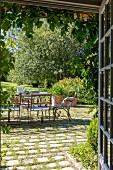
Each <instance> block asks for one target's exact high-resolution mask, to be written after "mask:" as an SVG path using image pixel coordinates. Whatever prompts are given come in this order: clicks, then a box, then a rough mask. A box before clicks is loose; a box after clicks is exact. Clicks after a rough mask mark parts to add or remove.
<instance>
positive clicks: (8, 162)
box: [6, 160, 19, 166]
mask: <svg viewBox="0 0 113 170" xmlns="http://www.w3.org/2000/svg"><path fill="white" fill-rule="evenodd" d="M17 164H19V161H18V160H10V161H7V162H6V166H14V165H17Z"/></svg>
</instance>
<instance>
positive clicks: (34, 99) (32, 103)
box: [21, 92, 51, 121]
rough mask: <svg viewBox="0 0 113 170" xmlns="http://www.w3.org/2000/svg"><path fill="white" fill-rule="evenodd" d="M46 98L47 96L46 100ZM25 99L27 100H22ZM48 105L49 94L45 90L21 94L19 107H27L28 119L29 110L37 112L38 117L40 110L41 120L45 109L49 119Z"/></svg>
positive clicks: (29, 115)
mask: <svg viewBox="0 0 113 170" xmlns="http://www.w3.org/2000/svg"><path fill="white" fill-rule="evenodd" d="M46 98H49V99H48V100H46ZM26 99H27V102H26V103H25V102H23V101H25V100H26ZM50 106H51V94H50V93H47V92H38V93H35V92H33V93H30V94H29V95H26V94H23V95H22V103H21V107H22V108H26V109H27V113H28V121H29V120H30V119H31V112H33V111H35V112H37V117H39V112H40V111H41V113H42V115H41V117H40V118H41V121H43V118H44V112H45V114H46V111H48V113H49V119H50Z"/></svg>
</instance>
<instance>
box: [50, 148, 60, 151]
mask: <svg viewBox="0 0 113 170" xmlns="http://www.w3.org/2000/svg"><path fill="white" fill-rule="evenodd" d="M57 150H58V149H56V148H53V149H50V150H49V151H50V152H56V151H57Z"/></svg>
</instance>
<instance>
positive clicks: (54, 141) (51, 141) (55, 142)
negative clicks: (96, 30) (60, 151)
mask: <svg viewBox="0 0 113 170" xmlns="http://www.w3.org/2000/svg"><path fill="white" fill-rule="evenodd" d="M59 142H60V141H49V143H59Z"/></svg>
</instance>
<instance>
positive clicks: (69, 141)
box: [62, 139, 74, 143]
mask: <svg viewBox="0 0 113 170" xmlns="http://www.w3.org/2000/svg"><path fill="white" fill-rule="evenodd" d="M62 142H64V143H71V142H74V140H73V139H72V140H62Z"/></svg>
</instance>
